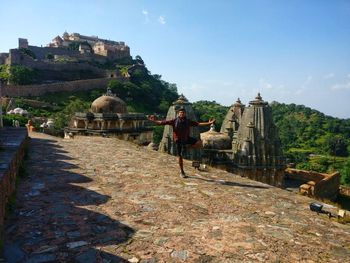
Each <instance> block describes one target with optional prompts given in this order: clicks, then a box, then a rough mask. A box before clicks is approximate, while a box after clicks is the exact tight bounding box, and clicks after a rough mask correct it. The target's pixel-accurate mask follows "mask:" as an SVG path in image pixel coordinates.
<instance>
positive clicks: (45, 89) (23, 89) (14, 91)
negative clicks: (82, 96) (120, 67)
mask: <svg viewBox="0 0 350 263" xmlns="http://www.w3.org/2000/svg"><path fill="white" fill-rule="evenodd" d="M112 79H119V80H124V79H123V78H101V79H89V80H76V81H68V82H62V83H53V84H42V85H22V86H15V85H9V86H4V87H2V96H8V97H27V96H29V97H30V96H41V95H44V94H46V93H54V92H60V91H69V92H73V91H81V90H91V89H95V88H105V87H106V86H107V84H108V82H109V81H111V80H112Z"/></svg>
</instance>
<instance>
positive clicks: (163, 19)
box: [158, 16, 166, 25]
mask: <svg viewBox="0 0 350 263" xmlns="http://www.w3.org/2000/svg"><path fill="white" fill-rule="evenodd" d="M158 22H159V23H160V24H162V25H165V23H166V21H165V17H164V16H159V18H158Z"/></svg>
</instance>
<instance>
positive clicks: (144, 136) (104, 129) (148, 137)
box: [65, 89, 153, 145]
mask: <svg viewBox="0 0 350 263" xmlns="http://www.w3.org/2000/svg"><path fill="white" fill-rule="evenodd" d="M74 135H99V136H109V137H117V138H119V139H123V140H131V141H135V142H136V143H138V144H143V145H144V144H148V143H150V142H151V141H152V137H153V131H152V127H151V126H149V125H148V120H147V118H146V115H145V114H143V113H129V112H128V110H127V105H126V103H125V102H124V101H123V100H122V99H120V98H118V97H117V96H116V95H115V94H113V93H112V92H111V90H110V89H107V93H106V94H104V95H102V96H101V97H99V98H97V99H96V100H94V101H93V102H92V104H91V108H90V111H89V112H85V113H83V112H77V113H75V114H74V116H73V117H72V119H71V121H70V123H69V126H68V127H66V128H65V138H70V137H72V136H74Z"/></svg>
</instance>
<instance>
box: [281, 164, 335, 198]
mask: <svg viewBox="0 0 350 263" xmlns="http://www.w3.org/2000/svg"><path fill="white" fill-rule="evenodd" d="M285 174H286V175H287V176H289V178H291V179H295V180H299V181H301V182H303V183H304V184H302V185H301V186H300V187H299V192H300V193H301V194H303V195H307V196H313V197H318V198H321V199H323V198H326V199H330V200H334V199H336V198H337V196H338V193H339V186H340V173H339V172H334V173H331V174H326V173H317V172H314V171H305V170H299V169H293V168H287V169H286V170H285Z"/></svg>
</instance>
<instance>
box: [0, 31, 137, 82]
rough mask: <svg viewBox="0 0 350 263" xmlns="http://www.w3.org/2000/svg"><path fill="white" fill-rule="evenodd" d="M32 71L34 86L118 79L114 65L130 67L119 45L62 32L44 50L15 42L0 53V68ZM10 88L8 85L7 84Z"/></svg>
mask: <svg viewBox="0 0 350 263" xmlns="http://www.w3.org/2000/svg"><path fill="white" fill-rule="evenodd" d="M1 64H3V65H7V66H10V67H11V66H18V65H19V66H24V67H27V68H30V69H33V70H35V72H36V74H35V83H53V82H62V81H73V80H81V79H92V78H106V77H116V76H119V75H120V72H119V70H117V69H116V67H115V65H116V64H129V65H130V64H132V58H131V56H130V48H129V47H128V46H127V45H126V44H125V42H122V41H119V42H118V41H112V40H106V39H101V38H98V37H97V36H84V35H81V34H79V33H72V34H69V33H67V32H64V33H63V35H62V37H61V36H56V37H55V38H53V39H52V41H51V42H50V43H49V44H47V46H45V47H38V46H31V45H29V42H28V40H27V39H25V38H19V39H18V48H14V49H10V50H9V52H8V53H0V65H1ZM8 84H10V83H8Z"/></svg>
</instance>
